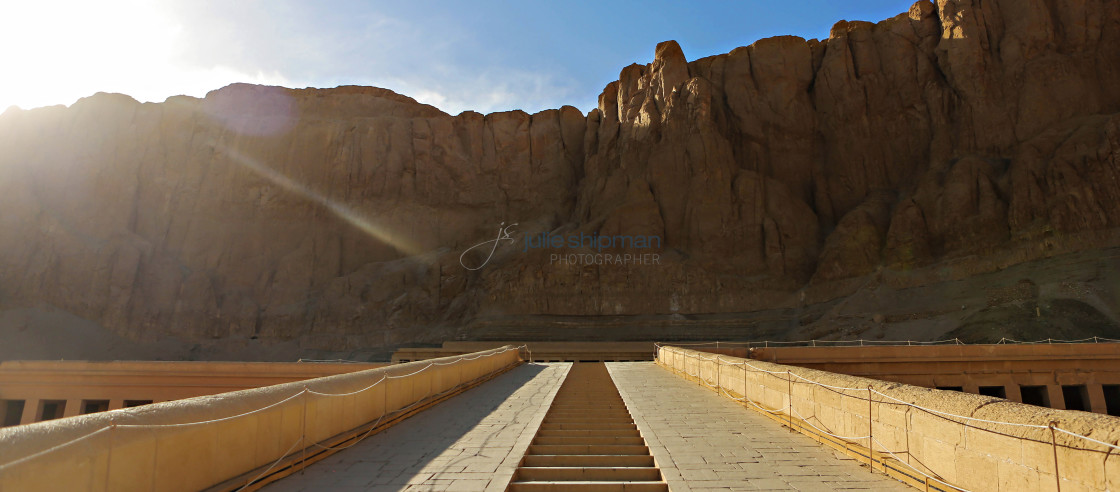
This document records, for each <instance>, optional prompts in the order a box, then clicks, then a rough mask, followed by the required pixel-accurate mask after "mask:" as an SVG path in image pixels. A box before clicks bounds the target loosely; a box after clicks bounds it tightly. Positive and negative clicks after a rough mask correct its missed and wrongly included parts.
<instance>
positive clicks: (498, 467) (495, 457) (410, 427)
mask: <svg viewBox="0 0 1120 492" xmlns="http://www.w3.org/2000/svg"><path fill="white" fill-rule="evenodd" d="M570 368H571V364H570V363H552V364H540V363H537V364H527V365H522V366H520V367H517V368H515V369H513V370H512V371H510V372H507V373H505V374H502V375H501V376H498V377H497V378H495V379H494V380H492V381H488V382H486V383H483V384H481V385H479V386H477V387H475V388H472V389H470V390H467V391H466V392H464V393H462V394H460V395H457V396H455V397H453V398H451V399H449V400H447V401H445V402H442V403H440V404H437V405H435V406H433V407H432V408H429V409H427V410H424V411H423V412H420V413H418V414H416V415H414V416H412V417H411V418H408V419H406V420H404V421H403V422H400V423H398V424H397V425H395V426H393V427H390V428H388V429H386V430H384V431H382V432H380V433H378V434H374V435H371V436H369V437H367V438H366V439H365V440H364V441H362V442H360V443H358V444H357V445H355V446H354V447H351V448H349V449H346V450H343V451H340V452H338V453H336V454H334V455H332V456H329V457H327V458H325V459H324V460H322V461H320V462H318V463H315V464H313V465H311V466H309V467H307V469H306V470H304V471H303V473H300V472H296V473H295V474H293V475H291V476H288V477H286V478H284V479H281V480H279V481H277V482H275V483H273V484H270V485H269V486H267V487H266V488H265V490H267V491H269V492H287V491H321V490H331V491H339V492H344V491H358V490H361V491H445V490H447V491H451V490H462V491H470V492H479V491H502V490H505V487H506V485H507V484H508V483H509V481H510V479H511V478H512V477H513V472H514V470H516V469H517V464H518V463H519V462H520V461H521V457H522V456H524V454H525V451H526V450H527V449H528V448H529V443H530V442H532V440H533V436H534V435H535V434H536V432H537V428H538V427H540V423H541V421H542V420H543V419H544V415H545V412H547V411H548V407H549V406H550V405H551V404H552V399H553V397H554V396H556V391H557V390H558V389H559V388H560V383H561V382H563V381H564V378H565V377H566V376H567V374H568V369H570Z"/></svg>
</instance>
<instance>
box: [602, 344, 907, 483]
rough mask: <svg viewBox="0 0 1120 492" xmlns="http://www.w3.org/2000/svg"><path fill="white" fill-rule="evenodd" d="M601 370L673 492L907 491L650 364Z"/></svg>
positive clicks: (616, 365) (621, 364)
mask: <svg viewBox="0 0 1120 492" xmlns="http://www.w3.org/2000/svg"><path fill="white" fill-rule="evenodd" d="M607 368H608V370H609V371H610V373H611V377H612V378H613V379H614V381H615V384H616V385H617V386H618V390H619V392H620V393H621V394H622V398H623V400H624V401H625V402H626V406H627V407H628V408H629V409H630V413H631V414H632V415H633V416H634V421H635V423H636V424H637V425H638V429H639V430H640V431H641V432H642V436H643V437H644V438H645V440H646V444H647V445H649V448H650V453H651V454H653V457H654V459H655V460H657V465H658V466H659V467H660V468H661V473H662V474H663V475H664V477H665V480H666V482H668V483H669V488H670V489H671V490H673V491H674V492H689V491H695V492H700V491H717V490H719V491H727V490H812V491H832V490H846V491H847V490H876V491H880V490H883V491H885V490H898V491H904V490H912V489H910V487H908V486H906V485H905V484H903V483H901V482H898V481H896V480H894V479H891V478H889V477H886V476H884V475H882V474H879V473H875V474H872V473H870V472H869V471H868V470H867V468H865V467H862V466H860V465H859V464H858V463H857V462H856V461H855V460H854V459H852V458H849V457H847V456H844V455H842V454H839V453H837V452H834V451H833V450H832V449H831V448H827V447H824V446H821V445H820V444H818V443H817V442H816V441H814V440H812V439H810V438H809V437H807V436H804V435H802V434H795V433H790V432H789V430H788V429H787V428H785V427H782V426H781V425H779V424H778V423H776V422H774V421H772V420H770V419H768V418H766V417H764V416H762V415H759V414H758V413H756V412H754V411H753V410H750V409H747V408H744V407H742V406H740V405H738V404H737V403H735V402H734V401H732V400H730V399H727V398H725V397H720V396H718V395H716V393H715V392H714V391H712V390H711V389H708V388H706V387H701V386H699V385H697V384H696V383H695V382H690V381H687V380H685V379H683V378H681V377H679V376H677V375H675V374H673V373H672V372H670V371H669V370H667V369H664V368H662V367H659V366H657V365H656V364H654V363H652V362H614V363H611V362H608V363H607Z"/></svg>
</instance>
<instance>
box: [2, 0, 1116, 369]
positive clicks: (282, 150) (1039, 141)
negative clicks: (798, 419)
mask: <svg viewBox="0 0 1120 492" xmlns="http://www.w3.org/2000/svg"><path fill="white" fill-rule="evenodd" d="M1118 113H1120V3H1117V2H1113V1H1110V0H1078V1H1075V0H1070V1H1059V0H1031V1H1022V0H998V1H985V2H979V1H976V0H938V1H937V2H936V4H935V3H932V2H929V1H925V0H923V1H919V2H917V3H916V4H914V6H913V7H912V8H911V9H910V11H909V12H908V13H904V14H901V15H899V16H897V17H894V18H892V19H888V20H885V21H882V22H879V23H878V24H871V23H867V22H840V23H838V24H836V25H835V26H834V27H833V29H832V32H831V34H830V36H829V38H828V39H827V40H809V41H806V40H803V39H801V38H796V37H788V36H787V37H776V38H769V39H764V40H760V41H758V42H756V43H754V44H752V45H751V46H748V47H743V48H737V49H735V50H732V51H731V52H730V53H727V54H723V55H717V56H712V57H708V58H703V59H699V60H695V61H692V62H689V61H687V60H686V59H685V57H684V54H683V52H682V51H681V49H680V47H679V46H678V45H677V44H676V43H675V42H671V41H669V42H665V43H661V44H659V45H658V46H657V48H656V52H655V56H654V60H653V62H652V63H650V64H648V65H631V66H629V67H626V68H624V69H623V70H622V72H621V73H620V75H619V80H618V81H616V82H612V83H611V84H609V85H608V86H607V87H606V88H605V89H604V91H603V93H602V95H601V96H600V98H599V106H598V108H596V109H594V110H592V111H591V112H590V114H587V115H584V114H583V113H581V112H580V111H579V110H577V109H575V108H572V107H568V106H566V107H564V108H561V109H559V110H549V111H543V112H540V113H537V114H533V115H529V114H526V113H524V112H521V111H513V112H506V113H494V114H490V115H481V114H478V113H473V112H465V113H463V114H460V115H458V116H450V115H447V114H444V113H442V112H440V111H439V110H437V109H435V108H433V107H430V106H426V105H422V104H419V103H416V102H415V101H413V100H412V99H409V98H407V97H404V96H401V95H397V94H394V93H392V92H390V91H387V90H382V89H376V88H365V87H340V88H336V89H305V90H291V89H283V88H276V87H258V86H247V85H233V86H229V87H226V88H223V89H220V90H217V91H214V92H211V93H210V94H209V95H207V97H205V98H204V99H195V98H190V97H174V98H170V99H169V100H167V101H166V102H164V103H161V104H150V103H149V104H140V103H138V102H136V101H135V100H132V99H131V98H129V97H127V96H122V95H112V94H98V95H95V96H92V97H89V98H86V99H83V100H81V101H79V102H77V103H76V104H74V105H73V106H71V107H69V108H63V107H52V108H42V109H36V110H32V111H21V110H10V111H7V112H5V113H4V114H3V115H0V207H2V210H3V214H0V304H3V305H6V306H16V305H27V304H35V303H49V304H53V305H55V306H58V307H61V308H63V309H65V310H68V311H70V312H73V313H75V314H77V315H79V316H81V317H84V318H87V319H91V320H95V321H97V322H99V323H101V324H102V325H104V326H106V327H108V328H110V329H112V330H113V331H116V332H117V333H120V334H124V335H126V336H129V337H132V338H138V339H144V338H152V337H158V336H160V335H167V334H170V335H176V336H179V337H182V338H183V339H186V340H200V339H206V338H211V339H227V338H228V339H245V338H251V337H257V338H261V339H283V340H291V339H299V340H301V341H302V342H303V343H305V344H306V345H307V346H310V347H319V348H338V349H342V348H352V347H368V346H381V345H386V344H394V343H401V342H406V341H425V340H427V341H434V340H439V339H444V338H448V337H452V336H470V333H469V326H470V324H471V322H472V321H473V320H476V319H481V318H486V317H492V316H514V317H516V316H532V315H607V314H610V315H632V314H665V315H668V314H673V313H684V314H687V313H734V312H746V311H753V310H759V309H765V308H773V307H780V306H794V305H800V304H802V303H804V302H805V292H806V291H808V292H810V293H811V294H812V296H814V297H815V298H816V299H818V300H821V299H828V298H830V297H835V296H839V295H843V294H844V293H845V292H846V291H845V290H844V289H847V288H848V287H846V285H848V284H845V283H844V282H843V281H844V280H845V279H851V278H854V277H858V276H861V275H865V274H870V273H873V272H875V271H877V270H881V269H883V268H887V269H896V270H897V269H907V268H915V267H920V266H923V265H930V264H933V263H936V262H940V261H945V260H951V259H953V258H961V257H966V256H969V255H977V254H981V255H985V254H987V255H990V254H998V252H999V251H1001V250H1006V249H1008V248H1010V247H1012V246H1013V247H1014V248H1016V249H1015V251H1016V252H1017V253H1016V254H1017V255H1018V256H1016V258H1015V261H1027V260H1030V259H1033V258H1038V257H1041V256H1044V255H1047V254H1050V253H1051V252H1053V251H1054V250H1055V248H1057V250H1062V249H1065V250H1069V249H1077V248H1091V247H1100V246H1108V245H1116V244H1117V243H1120V239H1118V236H1117V235H1116V234H1115V233H1114V231H1115V230H1116V229H1115V228H1116V227H1118V226H1120V162H1118V153H1120V115H1118ZM503 223H505V224H510V223H517V224H518V225H517V226H516V227H515V230H516V231H517V235H516V244H514V245H506V247H503V248H500V249H499V250H498V251H496V252H495V255H494V257H493V258H492V259H491V262H490V263H489V264H488V265H487V267H485V268H483V269H480V270H477V271H470V270H467V269H464V268H463V267H462V266H461V265H460V263H459V257H460V254H461V253H462V251H463V250H464V249H466V248H469V247H471V246H473V245H475V244H477V243H479V242H482V241H486V240H489V239H492V238H494V237H495V235H496V233H497V230H498V228H499V227H500V226H501V224H503ZM548 231H551V232H555V233H559V234H580V233H588V234H600V235H656V236H659V237H661V238H663V240H664V244H663V247H662V248H661V249H660V250H659V251H658V253H659V254H660V262H661V264H660V265H657V266H650V267H640V268H626V267H622V268H620V267H614V266H609V265H601V266H595V265H591V266H572V265H558V264H556V263H554V262H551V261H550V259H549V257H548V252H545V251H529V252H526V253H522V252H521V240H522V237H523V236H522V235H524V234H537V233H541V232H548ZM1086 238H1089V239H1086ZM1024 251H1025V252H1024ZM833 286H835V287H833ZM810 301H812V299H810Z"/></svg>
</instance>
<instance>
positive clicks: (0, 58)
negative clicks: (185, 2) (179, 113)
mask: <svg viewBox="0 0 1120 492" xmlns="http://www.w3.org/2000/svg"><path fill="white" fill-rule="evenodd" d="M164 7H165V4H163V3H160V2H143V1H130V0H116V1H108V2H89V1H60V2H22V3H15V2H13V3H8V4H7V5H5V6H4V7H0V18H3V19H4V20H3V21H2V22H3V26H2V28H0V46H3V47H4V48H3V51H2V52H0V66H2V67H4V71H5V72H6V75H5V76H3V77H0V111H3V110H4V109H5V108H7V107H8V106H11V105H16V106H19V107H21V108H24V109H29V108H34V107H39V106H48V105H54V104H72V103H73V102H74V101H76V100H77V99H79V98H82V97H86V96H89V95H92V94H94V93H96V92H121V93H124V94H128V95H130V96H132V97H134V98H136V99H138V100H140V101H162V100H164V99H166V98H167V97H168V96H172V95H176V94H187V95H194V96H201V95H203V94H205V93H206V92H207V91H209V90H213V89H216V88H219V87H222V86H224V85H227V84H229V83H232V82H251V83H271V84H284V83H285V82H286V81H285V80H284V79H283V77H281V76H279V75H278V74H271V75H269V74H261V73H258V74H249V73H243V72H240V71H238V70H234V69H232V68H229V67H222V66H208V67H200V66H189V65H187V64H185V63H182V62H181V61H180V60H182V59H183V56H182V55H183V53H184V52H185V50H189V49H190V48H191V47H190V43H189V42H188V40H186V39H185V37H184V36H183V32H184V30H183V26H182V25H181V24H179V23H178V22H176V20H175V19H173V18H171V16H170V15H168V10H169V9H166V8H164Z"/></svg>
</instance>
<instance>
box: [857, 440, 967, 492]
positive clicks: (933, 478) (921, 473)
mask: <svg viewBox="0 0 1120 492" xmlns="http://www.w3.org/2000/svg"><path fill="white" fill-rule="evenodd" d="M871 440H872V441H874V442H876V443H878V444H879V447H881V448H883V450H882V451H880V452H881V453H887V454H889V455H891V457H892V458H894V459H895V461H897V462H899V463H902V464H904V465H906V466H907V467H908V468H910V469H911V470H914V471H916V472H918V474H920V475H922V476H924V477H926V478H927V479H932V480H937V482H938V483H940V484H942V485H944V486H946V487H952V488H954V489H956V490H959V491H961V492H972V491H971V490H968V489H964V488H961V487H957V486H956V485H953V484H951V483H949V482H946V481H945V480H942V479H940V478H937V477H935V476H933V475H930V474H928V473H926V472H924V471H921V470H919V469H917V468H915V467H914V465H911V464H910V463H908V462H906V461H903V460H902V458H899V457H898V455H897V454H894V452H892V451H891V450H889V449H887V447H886V446H884V445H883V443H882V442H880V441H879V440H878V439H875V438H871ZM907 454H909V452H907Z"/></svg>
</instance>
